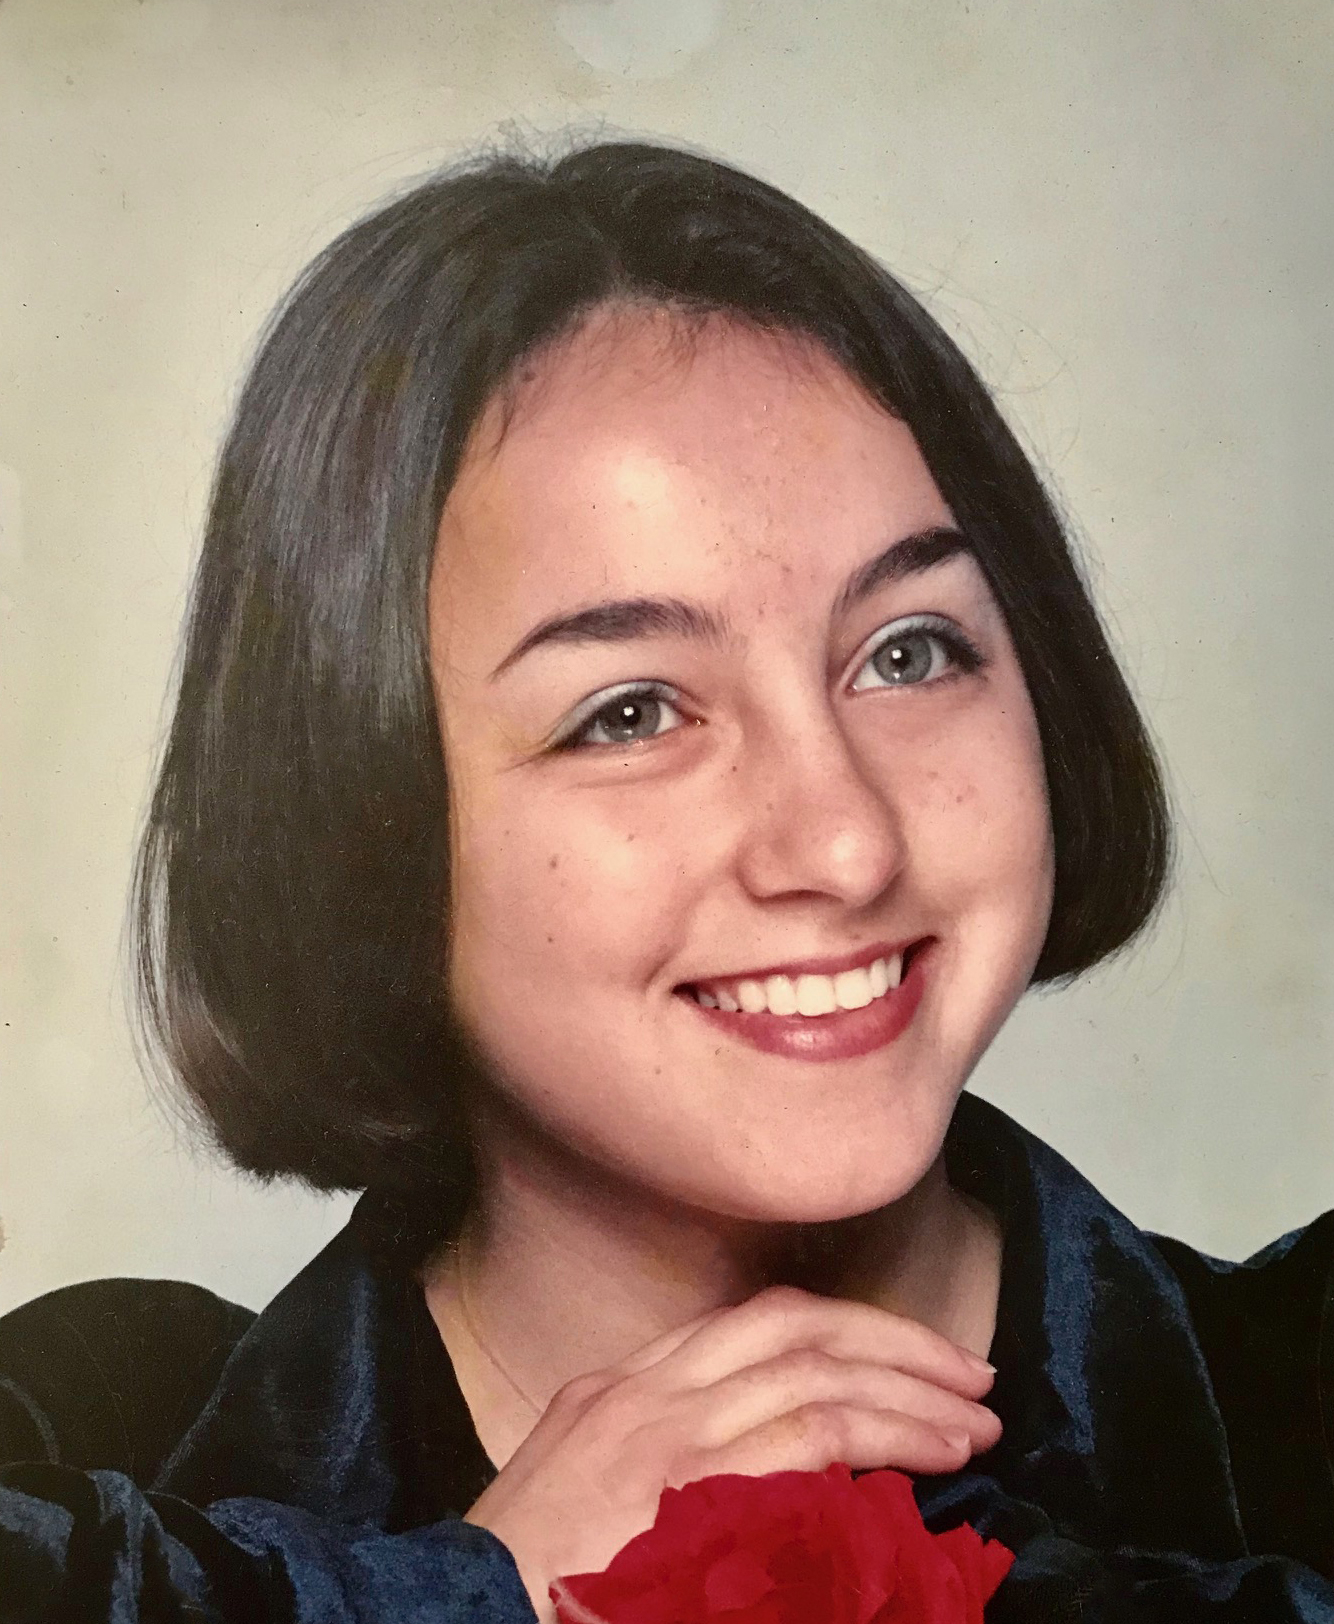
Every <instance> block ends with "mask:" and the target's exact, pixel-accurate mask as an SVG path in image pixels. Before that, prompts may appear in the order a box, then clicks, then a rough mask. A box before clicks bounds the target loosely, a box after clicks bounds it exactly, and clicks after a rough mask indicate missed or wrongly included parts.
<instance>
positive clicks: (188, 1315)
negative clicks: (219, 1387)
mask: <svg viewBox="0 0 1334 1624" xmlns="http://www.w3.org/2000/svg"><path fill="white" fill-rule="evenodd" d="M254 1317H255V1316H254V1315H253V1314H252V1313H251V1311H250V1310H249V1309H247V1308H242V1307H241V1306H240V1305H238V1304H236V1303H231V1302H227V1301H226V1300H225V1299H224V1298H222V1297H219V1296H217V1295H215V1294H214V1293H213V1292H211V1291H207V1290H205V1289H204V1288H203V1287H202V1286H196V1285H190V1284H188V1283H186V1282H184V1281H179V1280H138V1279H114V1280H93V1281H88V1282H85V1283H84V1284H81V1285H74V1286H65V1287H62V1288H61V1289H60V1290H58V1291H52V1292H48V1293H47V1294H46V1295H45V1296H42V1297H38V1298H35V1299H34V1300H33V1301H32V1302H29V1303H25V1304H24V1305H23V1306H22V1307H20V1308H16V1309H14V1310H13V1311H12V1312H11V1313H8V1314H6V1315H4V1316H0V1461H14V1460H42V1461H48V1462H51V1463H54V1464H60V1465H66V1466H75V1467H80V1468H84V1469H91V1468H106V1469H109V1470H116V1471H123V1472H125V1473H126V1474H127V1475H128V1476H130V1477H132V1478H134V1479H135V1480H136V1481H139V1482H146V1481H148V1480H149V1479H151V1477H152V1476H153V1475H154V1474H155V1472H156V1471H157V1469H158V1466H159V1464H160V1463H161V1461H162V1460H163V1459H164V1458H165V1456H166V1455H167V1454H168V1453H170V1451H171V1449H172V1448H173V1447H174V1446H175V1444H176V1442H177V1440H178V1438H179V1437H180V1435H181V1433H182V1432H184V1431H185V1429H186V1428H187V1427H188V1426H189V1425H190V1423H191V1421H193V1419H194V1417H195V1415H196V1414H197V1413H198V1411H199V1409H200V1408H201V1406H202V1405H203V1404H204V1403H205V1401H206V1400H207V1398H208V1395H209V1394H210V1393H211V1392H212V1390H213V1388H214V1387H215V1386H216V1384H217V1381H218V1378H219V1376H220V1374H221V1371H222V1368H223V1366H224V1365H225V1364H226V1362H227V1359H228V1358H229V1357H230V1355H231V1352H232V1349H233V1348H234V1347H235V1346H236V1344H237V1342H238V1341H239V1340H240V1338H241V1337H242V1336H243V1335H244V1333H245V1331H246V1329H247V1328H248V1327H249V1325H250V1323H251V1322H252V1320H253V1319H254Z"/></svg>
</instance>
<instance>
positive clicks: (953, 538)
mask: <svg viewBox="0 0 1334 1624" xmlns="http://www.w3.org/2000/svg"><path fill="white" fill-rule="evenodd" d="M969 551H971V548H970V547H969V543H968V539H967V537H966V536H965V535H964V534H963V532H962V531H960V530H955V529H953V528H951V527H950V526H948V525H937V526H935V527H933V528H932V529H930V530H919V531H917V532H915V533H914V534H913V535H911V536H904V537H902V538H901V539H900V540H899V541H895V542H891V543H890V545H889V546H888V547H886V548H885V549H884V551H883V552H880V553H877V554H876V556H875V557H874V558H872V559H871V560H869V562H867V563H865V564H863V565H861V567H860V568H859V569H858V570H857V571H856V573H855V574H854V575H852V576H851V578H850V579H849V580H848V581H846V582H845V583H844V586H843V589H842V591H841V592H840V593H839V595H838V598H837V600H836V601H835V604H834V614H835V616H840V615H844V614H846V613H847V612H848V610H850V609H852V608H854V607H855V606H856V605H857V604H859V603H861V602H862V600H863V599H864V598H869V597H870V595H871V594H872V593H873V592H877V591H878V590H879V589H880V588H881V587H882V586H886V585H888V584H889V582H891V581H901V580H903V578H904V577H905V576H908V575H918V574H920V573H921V572H922V571H923V570H929V569H934V568H935V567H936V565H937V564H943V563H944V562H945V560H946V559H948V558H953V557H955V555H956V554H958V553H966V552H969ZM661 636H669V637H685V638H690V639H692V640H695V641H699V642H713V643H723V642H726V641H727V640H728V638H729V637H730V636H731V631H730V628H729V626H728V624H727V621H726V620H725V619H724V618H723V617H722V616H721V615H719V614H717V613H716V612H715V611H714V610H712V609H708V608H705V606H704V605H703V604H698V603H689V602H687V601H685V600H684V599H682V598H619V599H616V600H614V601H612V602H609V603H598V604H594V605H592V606H591V607H590V608H587V609H576V610H575V611H574V612H573V613H571V614H568V615H553V616H552V617H551V619H550V620H544V621H541V622H540V623H539V624H538V625H536V626H534V627H533V629H532V630H531V631H530V632H527V633H525V635H524V636H523V637H521V638H520V639H519V641H518V642H517V643H516V644H515V645H514V647H513V648H512V649H511V650H510V651H509V653H508V654H507V655H506V656H505V658H504V659H503V660H502V661H501V662H500V664H499V665H498V666H497V667H496V668H495V670H494V671H493V672H492V673H491V675H490V677H489V678H488V681H491V682H494V681H495V680H496V678H497V677H498V676H500V675H501V673H502V672H504V671H507V670H508V669H509V668H510V666H512V665H513V664H514V663H515V661H516V660H520V659H522V658H523V656H524V655H525V654H527V653H529V652H530V651H531V650H532V649H535V648H538V647H539V646H541V645H542V644H544V643H626V642H631V641H633V640H634V639H635V638H638V637H661Z"/></svg>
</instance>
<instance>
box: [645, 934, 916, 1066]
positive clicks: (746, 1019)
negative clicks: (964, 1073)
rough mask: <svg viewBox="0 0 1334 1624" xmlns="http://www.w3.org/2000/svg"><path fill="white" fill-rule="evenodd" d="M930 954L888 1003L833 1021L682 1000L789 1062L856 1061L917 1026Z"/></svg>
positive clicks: (842, 1012) (845, 1012)
mask: <svg viewBox="0 0 1334 1624" xmlns="http://www.w3.org/2000/svg"><path fill="white" fill-rule="evenodd" d="M928 952H929V948H928V946H927V945H925V944H924V945H922V946H921V947H919V948H918V949H917V950H916V952H915V953H914V954H913V956H912V959H911V961H910V962H909V965H908V971H907V974H906V975H905V976H904V978H903V980H902V981H901V982H900V983H899V985H898V986H897V987H894V988H892V989H891V990H890V991H889V992H887V993H886V994H885V995H884V997H883V998H876V999H873V1000H872V1001H871V1002H870V1003H869V1004H867V1005H866V1006H865V1008H863V1009H838V1010H835V1011H834V1012H833V1013H832V1014H830V1015H770V1014H769V1013H768V1012H767V1011H766V1012H765V1013H764V1014H762V1015H747V1014H746V1013H745V1012H744V1011H739V1012H738V1013H736V1014H735V1015H734V1014H732V1013H730V1012H729V1011H728V1010H723V1009H707V1008H705V1006H704V1005H703V1004H701V1003H699V1002H698V1001H697V1000H696V998H695V997H694V995H693V994H692V993H688V992H681V993H678V994H677V996H678V997H680V998H683V999H684V1000H685V1001H686V1002H687V1003H688V1004H689V1005H690V1007H691V1008H692V1009H693V1010H694V1011H695V1013H696V1014H697V1015H699V1016H700V1017H701V1018H702V1019H703V1020H706V1021H708V1023H709V1024H710V1025H711V1026H713V1027H716V1028H717V1029H718V1030H719V1031H721V1032H726V1033H727V1035H728V1036H729V1037H733V1038H739V1039H740V1040H741V1041H742V1042H743V1043H749V1044H750V1045H751V1047H752V1048H755V1049H762V1050H764V1052H765V1053H766V1054H777V1055H783V1056H785V1057H786V1058H787V1059H789V1060H852V1059H855V1058H856V1057H857V1056H858V1055H863V1054H873V1053H874V1052H875V1050H877V1049H883V1048H884V1047H885V1045H886V1044H887V1043H893V1041H894V1040H895V1038H897V1037H899V1036H900V1034H901V1033H902V1032H903V1031H904V1029H905V1028H906V1027H907V1025H908V1023H909V1022H910V1021H911V1020H912V1018H913V1016H914V1015H915V1014H916V1012H917V1006H918V1004H920V1003H921V1001H922V993H923V991H924V989H925V987H926V959H927V955H928Z"/></svg>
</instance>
